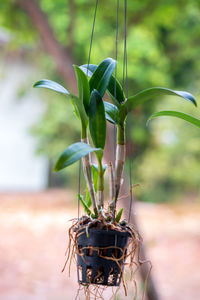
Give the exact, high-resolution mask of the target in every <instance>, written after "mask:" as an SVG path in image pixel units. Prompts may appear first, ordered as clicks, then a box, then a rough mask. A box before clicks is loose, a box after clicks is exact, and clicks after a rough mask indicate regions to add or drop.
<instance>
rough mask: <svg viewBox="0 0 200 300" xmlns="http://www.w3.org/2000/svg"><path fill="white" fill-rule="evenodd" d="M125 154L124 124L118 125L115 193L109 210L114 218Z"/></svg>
mask: <svg viewBox="0 0 200 300" xmlns="http://www.w3.org/2000/svg"><path fill="white" fill-rule="evenodd" d="M125 155H126V146H125V130H124V126H122V125H118V126H117V150H116V160H115V175H114V177H115V194H114V200H113V201H112V202H111V203H110V205H109V210H110V212H111V213H112V216H113V219H114V218H115V214H116V205H117V199H118V196H119V192H120V187H121V181H122V174H123V170H124V163H125Z"/></svg>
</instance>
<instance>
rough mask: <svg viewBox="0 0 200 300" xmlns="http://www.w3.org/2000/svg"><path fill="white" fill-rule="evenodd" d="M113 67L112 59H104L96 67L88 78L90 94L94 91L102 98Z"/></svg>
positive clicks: (114, 64) (114, 65)
mask: <svg viewBox="0 0 200 300" xmlns="http://www.w3.org/2000/svg"><path fill="white" fill-rule="evenodd" d="M115 67H116V61H115V60H113V59H112V58H106V59H104V60H103V61H102V62H101V63H100V64H99V65H98V67H97V68H96V70H95V71H94V73H93V74H92V76H91V78H90V81H89V83H90V92H92V91H93V90H95V89H96V90H97V91H98V92H99V94H100V95H101V97H103V96H104V94H105V91H106V89H107V86H108V84H109V81H110V78H111V76H112V73H113V71H114V69H115Z"/></svg>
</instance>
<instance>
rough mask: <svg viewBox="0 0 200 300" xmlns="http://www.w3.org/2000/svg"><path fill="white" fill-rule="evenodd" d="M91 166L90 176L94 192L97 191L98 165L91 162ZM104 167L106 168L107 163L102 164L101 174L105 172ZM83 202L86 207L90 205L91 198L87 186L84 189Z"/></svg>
mask: <svg viewBox="0 0 200 300" xmlns="http://www.w3.org/2000/svg"><path fill="white" fill-rule="evenodd" d="M91 166H92V178H93V183H94V190H95V192H97V182H98V165H96V164H92V165H91ZM106 168H107V164H105V165H103V174H104V173H105V171H106ZM85 202H86V203H87V205H88V207H91V205H92V200H91V197H90V193H89V190H88V188H87V190H86V196H85Z"/></svg>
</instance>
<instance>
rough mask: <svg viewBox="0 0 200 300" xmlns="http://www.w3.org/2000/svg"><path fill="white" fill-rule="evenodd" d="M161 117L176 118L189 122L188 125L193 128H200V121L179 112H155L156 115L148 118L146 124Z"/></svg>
mask: <svg viewBox="0 0 200 300" xmlns="http://www.w3.org/2000/svg"><path fill="white" fill-rule="evenodd" d="M161 116H171V117H176V118H179V119H182V120H185V121H187V122H189V123H190V124H193V125H194V126H196V127H198V128H200V120H199V119H197V118H195V117H193V116H190V115H188V114H185V113H183V112H180V111H171V110H164V111H159V112H156V113H154V114H152V115H151V116H150V118H149V119H148V121H147V123H148V122H149V121H150V120H152V119H154V118H157V117H161Z"/></svg>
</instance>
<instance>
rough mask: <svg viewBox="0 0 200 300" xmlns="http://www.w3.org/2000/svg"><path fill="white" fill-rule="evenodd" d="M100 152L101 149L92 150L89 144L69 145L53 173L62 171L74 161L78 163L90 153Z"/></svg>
mask: <svg viewBox="0 0 200 300" xmlns="http://www.w3.org/2000/svg"><path fill="white" fill-rule="evenodd" d="M99 151H102V150H101V149H97V148H93V147H91V146H90V145H89V144H86V143H81V142H78V143H75V144H72V145H70V146H69V147H68V148H67V149H66V150H65V151H64V152H63V153H62V154H61V156H60V157H59V159H58V161H57V163H56V165H55V167H54V171H56V172H57V171H59V170H62V169H64V168H66V167H68V166H70V165H72V164H73V163H75V162H76V161H78V160H79V159H80V158H82V157H83V156H85V155H87V154H89V153H91V152H99Z"/></svg>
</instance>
